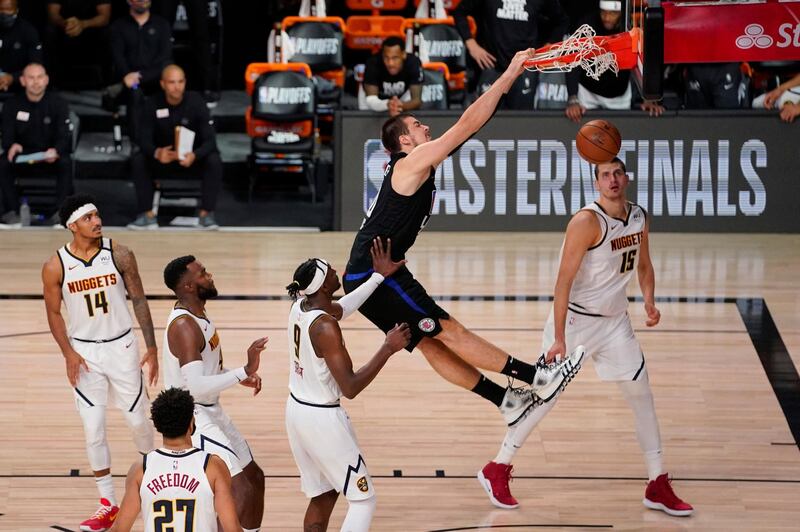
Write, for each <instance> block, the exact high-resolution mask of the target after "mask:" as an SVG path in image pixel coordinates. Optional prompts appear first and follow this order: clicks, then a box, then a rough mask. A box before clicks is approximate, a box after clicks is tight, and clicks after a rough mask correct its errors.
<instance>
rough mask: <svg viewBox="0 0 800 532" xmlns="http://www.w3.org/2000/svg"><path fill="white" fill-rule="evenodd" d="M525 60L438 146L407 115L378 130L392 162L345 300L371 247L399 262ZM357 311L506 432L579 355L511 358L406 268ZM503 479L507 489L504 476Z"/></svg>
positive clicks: (367, 263) (350, 269)
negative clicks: (443, 169) (485, 405)
mask: <svg viewBox="0 0 800 532" xmlns="http://www.w3.org/2000/svg"><path fill="white" fill-rule="evenodd" d="M532 52H533V50H532V49H528V50H523V51H521V52H518V53H517V54H516V55H514V57H513V58H512V59H511V60H510V64H509V66H508V69H506V71H505V72H504V73H503V74H502V75H501V76H500V77H499V78H498V79H497V81H496V82H495V83H494V84H493V85H492V86H491V87H490V88H489V90H488V91H487V92H486V93H484V94H483V95H482V96H481V97H479V98H478V99H477V100H476V101H475V102H474V103H473V104H472V105H470V106H469V107H468V108H467V109H466V111H464V114H463V115H461V118H459V120H458V122H456V124H455V125H454V126H452V127H451V128H450V129H448V130H447V131H446V132H445V133H444V134H443V135H442V136H441V137H439V138H437V139H431V134H430V128H428V126H425V125H423V124H422V123H420V121H419V120H417V119H416V118H414V117H413V116H412V115H410V114H407V113H402V114H399V115H397V116H395V117H392V118H390V119H389V120H387V121H386V122H385V123H384V125H383V129H382V134H381V140H382V141H383V144H384V146H385V147H386V149H387V150H389V151H390V152H391V159H390V161H389V164H388V165H387V167H386V171H385V173H384V181H383V185H382V186H381V189H380V191H379V192H378V196H377V197H376V198H375V200H374V202H373V203H372V205H371V206H370V208H369V210H368V212H367V215H366V218H364V222H363V223H362V224H361V229H360V230H359V231H358V234H357V235H356V238H355V241H354V242H353V247H352V250H351V252H350V260H349V262H348V263H347V271H346V273H345V275H344V289H345V291H346V292H348V293H350V292H352V291H353V290H355V289H356V288H357V287H358V286H360V285H361V284H362V283H364V282H366V281H367V280H368V279H369V278H370V276H371V275H372V257H371V255H370V249H371V247H372V245H373V244H372V243H373V241H374V239H376V238H380V239H384V240H387V241H388V240H391V243H392V260H393V261H395V262H400V261H403V260H404V259H405V254H406V251H408V250H409V249H410V248H411V246H412V245H413V244H414V241H415V240H416V238H417V234H418V233H419V231H421V230H422V228H423V227H425V224H426V223H427V221H428V219H429V218H430V214H431V210H432V208H433V205H434V203H435V200H436V185H435V183H434V175H435V172H436V167H437V166H439V164H441V163H442V161H444V160H445V159H446V158H447V157H448V155H449V154H450V153H452V152H453V151H455V150H456V149H457V148H458V147H459V146H460V145H461V144H463V143H464V142H465V141H466V140H467V139H469V138H470V137H471V136H472V135H474V134H475V133H477V132H478V130H480V128H481V127H483V125H484V124H485V123H486V122H487V121H488V120H489V118H491V116H492V114H493V113H494V111H495V108H496V107H497V104H498V102H499V101H500V98H501V97H502V96H503V94H504V93H506V92H507V91H508V90H509V89H510V88H511V86H512V85H513V84H514V81H515V80H516V79H517V78H518V77H519V75H520V74H521V73H522V72H523V70H524V68H523V63H524V61H525V60H526V59H528V58H530V57H531V56H532ZM359 311H360V312H361V313H362V314H363V315H364V316H366V317H367V318H368V319H369V320H370V321H371V322H372V323H374V324H375V325H376V326H378V327H379V328H380V329H381V330H383V331H384V332H387V331H389V330H391V329H392V328H393V327H394V326H395V324H397V323H408V324H409V326H410V328H411V341H410V342H409V344H408V346H407V347H406V349H407V350H408V351H412V350H413V349H414V348H415V347H419V349H420V351H422V354H423V355H424V356H425V358H426V359H427V361H428V363H429V364H430V365H431V367H433V369H434V370H435V371H436V372H437V373H438V374H439V375H441V376H442V377H444V378H445V379H446V380H448V381H449V382H451V383H453V384H455V385H457V386H460V387H462V388H465V389H467V390H470V391H472V392H474V393H476V394H478V395H480V396H481V397H483V398H484V399H487V400H489V401H490V402H492V403H493V404H494V405H495V406H497V407H498V408H499V409H500V412H501V414H502V415H503V417H504V419H505V422H506V423H507V424H508V425H509V426H513V425H515V424H516V423H517V422H518V421H520V420H521V419H523V418H524V417H525V416H526V415H527V414H528V413H529V412H530V411H531V409H532V408H533V407H534V406H535V404H538V403H540V402H546V401H548V400H550V399H551V398H552V397H553V396H554V395H555V394H556V393H557V392H558V391H559V390H561V389H562V388H563V387H564V386H566V384H567V382H568V379H569V378H570V377H571V376H572V375H574V372H576V371H577V369H578V367H579V366H580V362H581V359H582V356H581V355H580V354H579V353H578V354H573V355H569V356H568V357H567V358H566V360H565V361H564V362H561V363H559V364H554V365H552V366H545V365H543V364H538V363H537V364H536V365H531V364H528V363H526V362H523V361H521V360H518V359H516V358H514V357H511V356H510V355H509V354H508V353H506V352H505V351H503V350H502V349H500V348H498V347H496V346H495V345H493V344H491V343H489V342H488V341H486V340H485V339H483V338H481V337H480V336H478V335H476V334H475V333H473V332H471V331H470V330H469V329H467V328H466V327H464V326H463V325H461V324H460V323H459V322H458V321H456V320H455V319H454V318H453V317H451V316H450V315H449V314H448V313H447V312H446V311H445V310H443V309H442V308H441V307H439V306H438V305H437V304H436V303H435V302H434V301H433V299H432V298H431V297H430V296H429V295H428V293H427V292H426V291H425V288H424V287H423V286H422V285H421V284H420V283H419V282H418V281H417V280H416V279H414V276H413V275H412V274H411V272H410V271H409V270H408V268H407V267H406V266H402V267H401V268H400V269H399V270H398V271H397V272H396V273H394V274H393V275H391V276H390V277H388V278H386V279H385V280H384V282H383V283H382V284H381V285H380V286H379V287H378V288H377V289H376V290H375V292H373V294H372V295H371V296H370V297H369V298H368V299H367V300H366V302H364V304H362V305H361V307H360V308H359ZM477 368H482V369H486V370H489V371H495V372H498V373H502V374H503V375H507V376H509V377H511V378H515V379H520V380H522V381H524V382H527V383H528V384H531V385H532V387H531V388H512V387H511V386H510V385H509V386H508V387H507V388H503V387H501V386H500V385H498V384H496V383H495V382H494V381H492V380H489V379H487V378H486V377H484V376H483V375H482V374H481V373H480V372H479V371H478V369H477ZM505 474H506V477H505V481H506V482H508V476H509V475H510V471H507V472H506V473H505ZM501 480H502V479H501Z"/></svg>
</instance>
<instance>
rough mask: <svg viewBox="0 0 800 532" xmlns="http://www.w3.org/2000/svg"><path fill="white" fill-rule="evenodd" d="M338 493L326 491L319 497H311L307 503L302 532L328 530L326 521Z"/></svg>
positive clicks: (328, 518) (329, 516)
mask: <svg viewBox="0 0 800 532" xmlns="http://www.w3.org/2000/svg"><path fill="white" fill-rule="evenodd" d="M338 497H339V493H338V492H337V491H336V490H330V491H326V492H325V493H323V494H321V495H317V496H316V497H312V498H311V500H310V501H309V502H308V508H307V509H306V515H305V517H304V518H303V531H304V532H319V531H324V530H328V521H329V520H330V518H331V513H332V512H333V507H334V506H335V505H336V499H337V498H338Z"/></svg>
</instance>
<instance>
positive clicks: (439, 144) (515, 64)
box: [394, 48, 535, 180]
mask: <svg viewBox="0 0 800 532" xmlns="http://www.w3.org/2000/svg"><path fill="white" fill-rule="evenodd" d="M534 51H535V50H533V49H532V48H530V49H528V50H523V51H521V52H517V54H516V55H515V56H514V58H513V59H512V60H511V63H510V64H509V66H508V68H507V69H506V71H505V72H503V74H502V75H501V76H500V77H499V78H498V79H497V81H495V82H494V83H493V84H492V86H491V87H490V88H489V90H488V91H486V92H485V93H483V94H482V95H481V96H480V97H479V98H478V99H477V100H475V101H474V102H473V103H472V105H470V106H469V107H468V108H467V110H466V111H464V114H462V115H461V118H459V119H458V122H456V123H455V124H454V125H453V126H452V127H450V129H448V130H447V131H445V133H444V134H443V135H442V136H441V137H439V138H437V139H434V140H431V141H430V142H426V143H424V144H420V145H419V146H417V147H416V148H414V149H413V150H412V151H411V153H410V154H409V155H408V156H407V157H405V158H403V159H401V160H399V161H397V163H396V164H395V172H394V175H399V176H400V177H401V178H403V177H406V176H414V177H417V178H419V179H420V180H424V179H427V177H428V174H429V173H430V169H431V167H432V166H438V165H439V163H441V162H442V161H444V160H445V159H446V158H447V157H448V156H449V155H450V153H452V152H453V150H455V149H456V148H458V147H459V146H461V145H462V144H463V143H464V142H466V141H467V139H469V138H470V137H471V136H472V135H474V134H475V133H477V132H478V130H480V129H481V128H482V127H483V125H484V124H485V123H486V122H487V121H488V120H489V118H491V117H492V115H493V114H494V112H495V109H497V104H498V103H499V102H500V98H501V97H502V96H503V94H505V93H506V92H508V90H509V89H510V88H511V85H513V84H514V81H515V80H516V79H517V78H518V77H519V75H520V74H521V73H522V71H523V70H524V66H523V64H524V63H525V61H526V60H527V59H530V58H531V57H532V56H533V52H534Z"/></svg>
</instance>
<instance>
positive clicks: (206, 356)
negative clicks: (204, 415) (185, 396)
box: [163, 307, 222, 405]
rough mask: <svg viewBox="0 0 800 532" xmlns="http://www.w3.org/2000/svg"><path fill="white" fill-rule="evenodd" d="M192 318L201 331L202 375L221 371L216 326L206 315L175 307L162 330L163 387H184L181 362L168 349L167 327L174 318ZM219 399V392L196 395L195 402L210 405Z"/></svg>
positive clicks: (219, 346)
mask: <svg viewBox="0 0 800 532" xmlns="http://www.w3.org/2000/svg"><path fill="white" fill-rule="evenodd" d="M178 319H182V320H194V321H195V323H197V325H198V327H200V331H201V332H202V333H203V339H204V340H205V342H204V344H203V349H202V350H201V351H200V357H201V358H202V359H203V375H206V376H210V375H218V374H220V373H222V345H220V341H219V336H218V335H217V328H216V327H214V324H213V323H212V322H211V320H209V319H208V318H206V317H201V316H195V315H194V314H192V313H191V312H190V311H188V310H187V309H185V308H180V307H175V308H173V309H172V312H171V313H170V315H169V319H168V320H167V328H166V329H165V330H164V359H163V360H164V365H163V367H164V387H165V388H167V389H169V388H183V389H186V383H185V381H184V378H183V374H182V373H181V364H180V362H178V358H177V357H176V356H174V355H173V354H172V352H171V351H170V350H169V327H170V325H172V323H173V322H174V321H175V320H178ZM218 400H219V392H215V393H213V394H209V395H202V396H196V397H195V398H194V402H195V403H200V404H205V405H212V404H216V402H217V401H218Z"/></svg>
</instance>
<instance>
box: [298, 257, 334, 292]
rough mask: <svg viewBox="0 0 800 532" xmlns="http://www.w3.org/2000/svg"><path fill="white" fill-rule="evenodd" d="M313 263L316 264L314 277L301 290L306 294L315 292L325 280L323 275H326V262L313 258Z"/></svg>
mask: <svg viewBox="0 0 800 532" xmlns="http://www.w3.org/2000/svg"><path fill="white" fill-rule="evenodd" d="M314 264H315V266H316V270H315V271H314V278H313V279H312V280H311V282H310V283H309V285H308V286H307V287H306V289H305V290H303V293H304V294H305V295H307V296H309V295H311V294H314V293H316V291H317V290H319V289H320V288H321V287H322V283H324V282H325V276H327V275H328V263H327V262H325V261H324V260H320V259H314Z"/></svg>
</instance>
